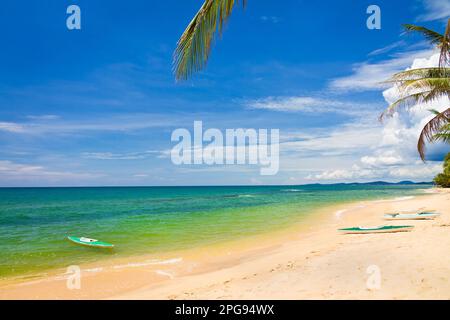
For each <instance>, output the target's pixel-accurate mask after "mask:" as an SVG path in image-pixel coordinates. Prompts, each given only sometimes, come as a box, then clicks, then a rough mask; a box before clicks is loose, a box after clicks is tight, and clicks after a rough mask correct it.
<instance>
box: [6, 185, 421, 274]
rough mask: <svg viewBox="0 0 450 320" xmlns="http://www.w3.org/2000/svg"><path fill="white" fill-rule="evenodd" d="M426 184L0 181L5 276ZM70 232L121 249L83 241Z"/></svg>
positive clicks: (277, 223)
mask: <svg viewBox="0 0 450 320" xmlns="http://www.w3.org/2000/svg"><path fill="white" fill-rule="evenodd" d="M427 187H429V186H424V185H420V186H419V185H388V186H386V185H357V186H356V185H305V186H258V187H256V186H249V187H246V186H240V187H111V188H109V187H102V188H0V278H3V277H8V276H18V275H28V274H30V273H31V274H35V273H40V272H43V271H45V270H49V269H53V268H58V267H65V266H68V265H72V264H80V263H83V262H94V261H98V260H102V259H107V258H111V257H121V256H123V257H126V256H133V255H139V254H155V255H158V253H168V252H170V251H173V250H182V249H192V248H195V247H197V246H202V245H208V244H214V243H221V242H224V241H227V240H236V239H239V238H242V237H246V236H249V235H255V234H261V233H264V232H269V231H273V230H277V229H282V228H286V227H287V226H289V225H291V224H292V223H293V222H300V223H301V220H302V219H303V218H305V217H307V216H308V215H311V214H314V212H315V209H319V208H321V207H324V206H327V205H332V204H338V203H343V202H348V201H358V200H369V199H385V198H392V197H402V196H410V195H415V194H418V193H421V189H424V188H427ZM68 235H74V236H86V237H91V238H95V239H99V240H102V241H107V242H111V243H114V244H115V245H116V248H115V249H114V251H112V252H108V251H105V250H98V249H92V248H86V247H80V246H77V245H74V244H72V243H70V242H69V241H68V240H66V237H67V236H68Z"/></svg>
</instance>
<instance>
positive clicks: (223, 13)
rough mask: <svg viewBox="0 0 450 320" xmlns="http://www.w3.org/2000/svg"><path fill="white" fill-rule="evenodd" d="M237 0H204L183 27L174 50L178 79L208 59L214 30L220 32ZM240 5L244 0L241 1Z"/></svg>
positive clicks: (200, 66)
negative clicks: (184, 27)
mask: <svg viewBox="0 0 450 320" xmlns="http://www.w3.org/2000/svg"><path fill="white" fill-rule="evenodd" d="M238 1H239V0H205V2H204V3H203V5H202V6H201V7H200V10H199V11H198V12H197V14H196V15H195V16H194V18H193V19H192V21H191V22H190V23H189V25H188V26H187V28H186V29H185V30H184V32H183V34H182V35H181V37H180V39H179V40H178V43H177V47H176V49H175V52H174V58H173V69H174V73H175V77H176V79H177V80H185V79H187V78H189V76H190V75H192V74H193V73H194V72H196V71H199V70H201V69H202V68H203V67H204V66H205V65H206V63H207V61H208V58H209V54H210V51H211V44H212V42H213V41H214V38H215V36H216V34H218V35H221V34H222V31H223V26H224V24H225V22H226V21H227V20H228V18H229V17H230V15H231V12H232V10H233V7H234V5H235V4H236V3H237V2H238ZM242 3H243V6H245V4H246V0H243V1H242Z"/></svg>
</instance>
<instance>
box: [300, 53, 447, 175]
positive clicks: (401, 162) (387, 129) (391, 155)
mask: <svg viewBox="0 0 450 320" xmlns="http://www.w3.org/2000/svg"><path fill="white" fill-rule="evenodd" d="M438 61H439V54H437V53H435V54H433V55H431V56H430V57H428V58H417V59H415V60H414V61H413V62H412V63H411V67H410V68H424V67H433V66H437V65H438ZM383 96H384V98H385V100H386V105H388V104H391V103H393V102H394V101H396V100H397V99H399V98H400V97H401V94H400V92H399V90H398V89H397V88H396V87H395V86H393V87H391V88H389V89H387V90H385V91H384V92H383ZM449 105H450V101H449V99H448V98H447V97H441V98H440V99H438V100H436V101H433V102H431V103H428V104H417V105H415V106H413V107H410V108H408V109H406V110H398V111H397V112H396V113H395V114H394V115H393V117H391V118H387V119H386V120H385V123H384V124H383V127H381V128H379V129H378V130H379V131H378V134H377V133H375V132H374V136H377V137H378V139H376V141H373V145H372V146H371V148H368V149H367V150H366V152H365V154H364V155H362V156H361V157H360V160H359V161H357V162H355V164H354V165H353V166H352V168H350V169H348V168H338V167H337V168H334V169H333V170H325V171H322V172H319V173H317V174H315V175H314V174H311V175H309V176H308V178H309V179H313V180H314V179H317V180H329V181H333V180H347V181H352V180H355V179H361V180H367V179H371V178H376V179H377V180H378V179H386V180H408V179H413V180H422V181H430V180H431V179H432V178H433V176H434V175H435V174H436V173H438V172H440V171H441V170H442V166H441V163H440V162H436V161H430V162H428V163H423V162H422V161H420V159H419V157H418V153H417V139H418V136H419V134H420V131H421V130H422V128H423V126H424V125H425V124H426V123H427V122H428V121H429V120H430V119H431V118H432V117H433V114H432V113H430V112H429V111H428V109H430V108H433V109H437V110H438V111H442V110H444V109H446V108H448V106H449ZM375 130H376V129H375ZM362 135H365V134H363V133H362ZM343 139H344V140H345V139H346V138H344V137H343ZM356 141H358V140H356ZM328 145H331V144H328ZM360 147H362V144H361V145H360ZM434 148H435V149H441V150H440V151H441V152H440V153H441V154H442V153H443V152H442V151H445V152H448V151H450V150H449V149H450V148H449V147H448V145H444V144H442V145H437V146H436V145H435V146H434Z"/></svg>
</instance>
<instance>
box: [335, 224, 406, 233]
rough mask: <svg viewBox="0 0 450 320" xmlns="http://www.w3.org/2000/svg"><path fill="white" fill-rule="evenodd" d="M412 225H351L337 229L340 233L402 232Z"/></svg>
mask: <svg viewBox="0 0 450 320" xmlns="http://www.w3.org/2000/svg"><path fill="white" fill-rule="evenodd" d="M413 228H414V226H377V227H353V228H343V229H338V230H339V231H340V232H342V233H347V234H355V233H387V232H403V231H411V230H412V229H413Z"/></svg>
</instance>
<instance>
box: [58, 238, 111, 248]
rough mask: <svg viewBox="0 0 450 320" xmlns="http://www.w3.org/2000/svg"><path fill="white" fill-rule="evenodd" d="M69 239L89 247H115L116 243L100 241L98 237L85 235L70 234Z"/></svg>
mask: <svg viewBox="0 0 450 320" xmlns="http://www.w3.org/2000/svg"><path fill="white" fill-rule="evenodd" d="M67 239H69V240H70V241H72V242H73V243H76V244H79V245H82V246H88V247H94V248H103V249H112V248H114V245H113V244H111V243H107V242H103V241H98V240H96V239H90V238H85V237H81V238H79V237H72V236H68V237H67Z"/></svg>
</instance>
